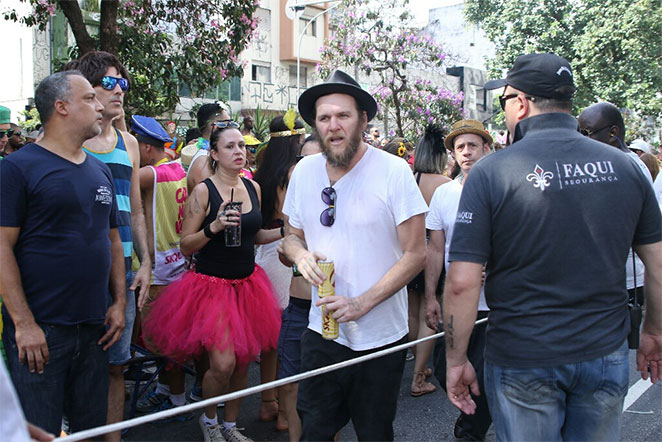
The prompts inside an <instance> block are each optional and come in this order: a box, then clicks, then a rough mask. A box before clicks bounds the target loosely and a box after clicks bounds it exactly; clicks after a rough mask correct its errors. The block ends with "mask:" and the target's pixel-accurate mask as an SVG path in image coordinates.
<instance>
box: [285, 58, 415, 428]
mask: <svg viewBox="0 0 662 442" xmlns="http://www.w3.org/2000/svg"><path fill="white" fill-rule="evenodd" d="M299 112H300V113H301V117H302V118H303V119H304V120H305V121H306V122H307V123H308V124H310V125H311V126H312V127H313V128H314V130H315V132H316V133H317V134H318V136H319V139H320V140H321V141H322V143H321V144H322V155H311V156H309V157H306V158H304V159H303V160H301V162H300V163H299V164H298V165H297V166H296V168H295V169H294V172H293V173H292V178H291V180H290V182H289V186H288V190H287V195H286V197H285V204H284V207H283V213H284V214H285V215H286V225H287V228H288V236H287V237H286V238H285V239H284V240H283V244H282V245H281V246H282V247H281V249H282V252H283V255H284V257H285V259H286V260H288V261H290V262H292V263H294V264H296V266H297V269H298V271H299V272H300V273H301V274H302V275H303V277H304V278H305V279H306V280H307V281H308V282H310V283H311V285H312V301H313V304H312V306H311V309H310V314H309V325H308V329H307V330H306V331H305V332H304V333H303V336H302V338H301V371H302V372H305V371H308V370H312V369H315V368H319V367H323V366H327V365H331V364H335V363H337V362H340V361H345V360H348V359H352V358H355V357H358V356H362V355H365V354H367V353H372V352H375V351H379V350H382V349H385V348H388V347H393V346H396V345H399V344H402V343H405V342H407V333H408V327H407V291H406V288H405V285H406V284H407V283H408V282H409V281H410V280H411V279H412V278H413V277H414V276H415V275H417V274H418V273H419V272H420V271H421V269H422V268H423V265H424V263H425V225H424V224H425V212H427V206H426V204H425V200H424V199H423V197H422V195H421V193H420V191H419V190H418V187H417V186H416V181H415V180H414V177H413V175H412V173H411V170H410V169H409V167H408V166H407V163H406V162H404V161H401V160H400V158H398V157H395V156H393V155H390V154H388V153H386V152H383V151H381V150H379V149H376V148H373V147H370V146H368V145H367V144H365V143H364V142H363V141H362V134H363V132H364V131H365V130H366V126H367V124H368V121H370V120H371V119H372V118H373V117H374V116H375V114H376V112H377V103H376V102H375V100H374V98H373V97H372V96H370V94H368V93H367V92H366V91H365V90H363V89H361V87H360V86H359V85H358V83H357V82H356V81H355V80H354V79H353V78H352V77H350V76H349V75H347V74H346V73H344V72H342V71H335V72H333V73H332V74H331V76H330V77H329V78H328V79H327V80H326V81H325V82H324V83H322V84H319V85H316V86H313V87H311V88H310V89H308V90H306V91H305V92H304V93H303V94H302V95H301V97H300V99H299ZM320 260H331V261H333V262H334V265H335V293H336V295H335V296H328V297H324V298H320V297H319V296H318V289H317V287H318V286H319V285H320V284H321V283H322V282H323V281H324V280H325V279H326V275H325V273H324V272H322V270H321V269H320V267H319V266H318V264H317V263H318V261H320ZM323 305H324V306H325V308H326V309H327V310H328V311H330V312H331V313H332V315H333V317H334V318H335V319H336V320H337V321H338V322H339V336H338V338H336V339H335V340H326V339H324V338H323V337H322V335H321V330H322V324H321V318H322V306H323ZM405 355H406V351H404V350H402V351H399V352H395V353H391V354H389V355H386V356H384V357H381V358H378V359H373V360H371V361H367V362H364V363H362V364H359V365H353V366H350V367H346V368H344V369H341V370H337V371H334V372H332V373H329V374H327V375H325V376H322V377H314V378H311V379H306V380H304V381H302V382H301V384H300V386H299V397H298V403H297V410H298V412H299V415H300V416H301V421H302V426H303V433H302V436H301V440H332V439H333V437H334V434H335V433H336V432H337V431H338V430H340V429H341V428H342V427H343V426H344V425H345V424H346V423H347V422H348V421H349V419H351V420H352V422H353V424H354V428H355V430H356V434H357V436H358V439H359V440H393V419H394V418H395V412H396V405H397V398H398V393H399V389H400V381H401V379H402V371H403V368H404V364H405Z"/></svg>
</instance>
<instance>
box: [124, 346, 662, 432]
mask: <svg viewBox="0 0 662 442" xmlns="http://www.w3.org/2000/svg"><path fill="white" fill-rule="evenodd" d="M413 365H414V363H413V361H411V362H407V364H406V366H405V373H404V377H403V380H402V384H401V387H400V399H399V403H398V414H397V417H396V420H395V440H396V441H453V440H454V438H453V434H452V428H453V424H454V422H455V419H456V418H457V416H458V412H457V410H455V408H454V407H453V406H452V405H450V403H449V402H448V401H447V400H446V398H445V396H444V395H442V393H443V390H441V389H440V388H438V389H437V391H436V392H435V393H432V394H428V395H425V396H421V397H418V398H414V397H411V396H410V395H409V386H410V384H411V378H412V372H413ZM630 367H631V368H630V396H629V397H628V398H626V403H627V402H628V400H631V399H633V398H636V400H634V402H633V403H632V405H630V406H629V408H628V409H627V410H626V411H625V412H624V414H623V431H622V434H621V440H622V441H637V442H645V441H650V442H657V441H660V440H662V385H659V384H658V385H654V386H650V385H651V384H650V381H647V382H646V383H638V381H639V380H640V379H641V378H640V376H639V373H637V372H635V371H634V369H635V365H634V351H631V352H630ZM258 380H259V370H258V365H257V364H251V366H250V368H249V385H255V384H257V383H258ZM187 381H188V382H189V383H190V382H191V379H190V378H187ZM432 382H433V383H434V384H435V385H437V386H438V385H439V384H438V383H437V382H436V380H433V381H432ZM649 386H650V387H649ZM642 390H644V391H643V393H642V394H641V395H639V394H640V393H641V391H642ZM259 405H260V398H259V395H253V396H249V397H247V398H246V399H244V402H243V405H242V412H241V415H240V418H239V422H238V425H239V427H242V428H245V430H244V431H243V433H244V434H245V435H247V436H248V437H250V438H252V439H254V440H256V441H287V440H288V437H287V433H283V432H278V431H276V430H275V428H274V422H267V423H265V422H259V421H258V419H257V415H258V409H259ZM124 439H125V440H127V441H198V440H202V433H201V432H200V430H199V428H198V423H197V414H196V418H194V419H193V420H191V421H188V422H185V423H152V424H146V425H142V426H140V427H136V428H133V429H132V430H131V431H130V432H129V433H127V434H126V435H125V436H124ZM340 440H342V441H345V440H346V441H355V440H356V435H355V433H354V431H353V430H352V428H351V424H350V425H348V426H347V427H346V428H344V429H343V430H342V432H341V436H340ZM487 440H488V441H494V433H493V431H492V430H490V432H489V433H488V438H487Z"/></svg>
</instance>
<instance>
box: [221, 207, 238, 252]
mask: <svg viewBox="0 0 662 442" xmlns="http://www.w3.org/2000/svg"><path fill="white" fill-rule="evenodd" d="M241 204H242V202H241V201H233V202H231V203H228V205H227V206H225V210H236V211H238V212H239V213H241ZM239 246H241V217H239V225H238V226H227V227H226V228H225V247H239Z"/></svg>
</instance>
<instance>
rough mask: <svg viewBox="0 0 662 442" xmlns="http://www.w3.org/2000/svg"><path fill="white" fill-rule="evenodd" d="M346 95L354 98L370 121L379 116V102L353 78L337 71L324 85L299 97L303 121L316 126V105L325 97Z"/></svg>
mask: <svg viewBox="0 0 662 442" xmlns="http://www.w3.org/2000/svg"><path fill="white" fill-rule="evenodd" d="M331 94H346V95H350V96H352V97H354V99H355V100H356V101H357V103H358V104H359V107H360V108H361V109H363V110H365V111H366V114H368V121H370V120H372V119H373V118H374V117H375V115H376V114H377V102H376V101H375V99H374V98H372V95H370V94H369V93H368V92H367V91H365V90H363V89H362V88H361V86H360V85H359V84H358V83H357V82H356V80H354V79H353V78H352V77H350V76H349V75H347V74H346V73H344V72H343V71H341V70H335V71H333V73H331V75H330V76H329V78H327V79H326V81H324V83H321V84H317V85H315V86H312V87H310V88H308V89H306V90H305V91H304V92H303V94H301V96H300V97H299V114H300V115H301V118H303V120H304V121H305V122H306V123H308V124H310V125H311V126H313V125H314V124H315V117H314V115H315V103H316V102H317V99H318V98H320V97H323V96H324V95H331Z"/></svg>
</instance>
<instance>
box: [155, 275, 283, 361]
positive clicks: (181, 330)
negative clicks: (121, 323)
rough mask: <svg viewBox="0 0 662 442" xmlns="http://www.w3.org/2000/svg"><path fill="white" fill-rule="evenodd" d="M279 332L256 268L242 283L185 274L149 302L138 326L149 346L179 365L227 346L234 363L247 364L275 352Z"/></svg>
mask: <svg viewBox="0 0 662 442" xmlns="http://www.w3.org/2000/svg"><path fill="white" fill-rule="evenodd" d="M279 331H280V310H279V308H278V305H277V304H276V301H275V296H274V294H273V288H272V286H271V282H270V281H269V278H268V277H267V274H266V273H265V272H264V270H262V268H261V267H260V266H258V265H256V266H255V271H254V272H253V274H252V275H250V276H249V277H247V278H244V279H223V278H217V277H214V276H209V275H203V274H201V273H195V272H194V271H188V272H186V273H185V274H184V275H183V276H182V277H181V278H180V279H179V280H177V281H175V282H173V283H172V284H170V286H168V288H166V289H165V290H164V291H163V293H161V295H160V296H159V297H158V298H157V299H156V300H155V301H154V302H152V304H151V305H150V308H149V313H148V315H147V318H146V319H145V320H144V323H143V334H144V336H145V341H146V342H149V345H150V347H154V348H155V349H156V350H157V351H158V352H159V353H160V354H162V355H165V356H168V357H171V358H172V359H175V360H176V361H179V362H183V361H185V360H187V359H190V358H191V357H192V356H198V355H200V354H201V353H202V351H203V349H212V348H216V349H218V350H221V351H223V350H225V349H226V348H228V346H232V348H233V349H234V353H235V357H236V359H237V364H239V365H243V364H247V363H248V362H250V361H252V360H255V359H256V357H257V355H258V354H259V353H260V351H261V350H263V349H265V350H266V349H270V348H276V345H277V344H278V333H279Z"/></svg>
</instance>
